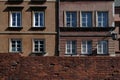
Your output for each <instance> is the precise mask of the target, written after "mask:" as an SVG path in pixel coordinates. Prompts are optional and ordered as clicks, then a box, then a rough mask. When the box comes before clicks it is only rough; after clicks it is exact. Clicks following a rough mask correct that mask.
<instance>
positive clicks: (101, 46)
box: [97, 41, 108, 54]
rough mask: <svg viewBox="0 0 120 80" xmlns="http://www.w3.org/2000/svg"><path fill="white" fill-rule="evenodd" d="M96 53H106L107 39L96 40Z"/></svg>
mask: <svg viewBox="0 0 120 80" xmlns="http://www.w3.org/2000/svg"><path fill="white" fill-rule="evenodd" d="M97 54H108V42H107V41H99V42H98V46H97Z"/></svg>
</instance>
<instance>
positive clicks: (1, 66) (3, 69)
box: [0, 54, 120, 80]
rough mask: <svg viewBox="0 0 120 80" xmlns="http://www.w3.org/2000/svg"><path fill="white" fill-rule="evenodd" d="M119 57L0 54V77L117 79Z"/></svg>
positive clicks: (16, 79)
mask: <svg viewBox="0 0 120 80" xmlns="http://www.w3.org/2000/svg"><path fill="white" fill-rule="evenodd" d="M119 63H120V57H39V56H37V57H21V56H19V55H17V54H0V80H120V64H119Z"/></svg>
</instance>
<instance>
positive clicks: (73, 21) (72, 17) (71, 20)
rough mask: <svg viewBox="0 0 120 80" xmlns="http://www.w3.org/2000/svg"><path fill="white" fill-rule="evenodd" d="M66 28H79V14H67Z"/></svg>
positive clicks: (68, 12)
mask: <svg viewBox="0 0 120 80" xmlns="http://www.w3.org/2000/svg"><path fill="white" fill-rule="evenodd" d="M66 27H77V12H70V11H67V12H66Z"/></svg>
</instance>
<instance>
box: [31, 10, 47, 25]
mask: <svg viewBox="0 0 120 80" xmlns="http://www.w3.org/2000/svg"><path fill="white" fill-rule="evenodd" d="M35 13H39V14H40V13H42V14H43V26H41V25H40V16H39V18H38V26H36V25H35ZM33 27H45V12H44V11H33Z"/></svg>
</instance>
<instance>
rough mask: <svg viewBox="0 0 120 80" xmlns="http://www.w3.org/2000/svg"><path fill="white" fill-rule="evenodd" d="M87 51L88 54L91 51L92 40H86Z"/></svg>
mask: <svg viewBox="0 0 120 80" xmlns="http://www.w3.org/2000/svg"><path fill="white" fill-rule="evenodd" d="M87 52H88V53H89V54H91V53H92V42H91V41H88V42H87Z"/></svg>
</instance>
